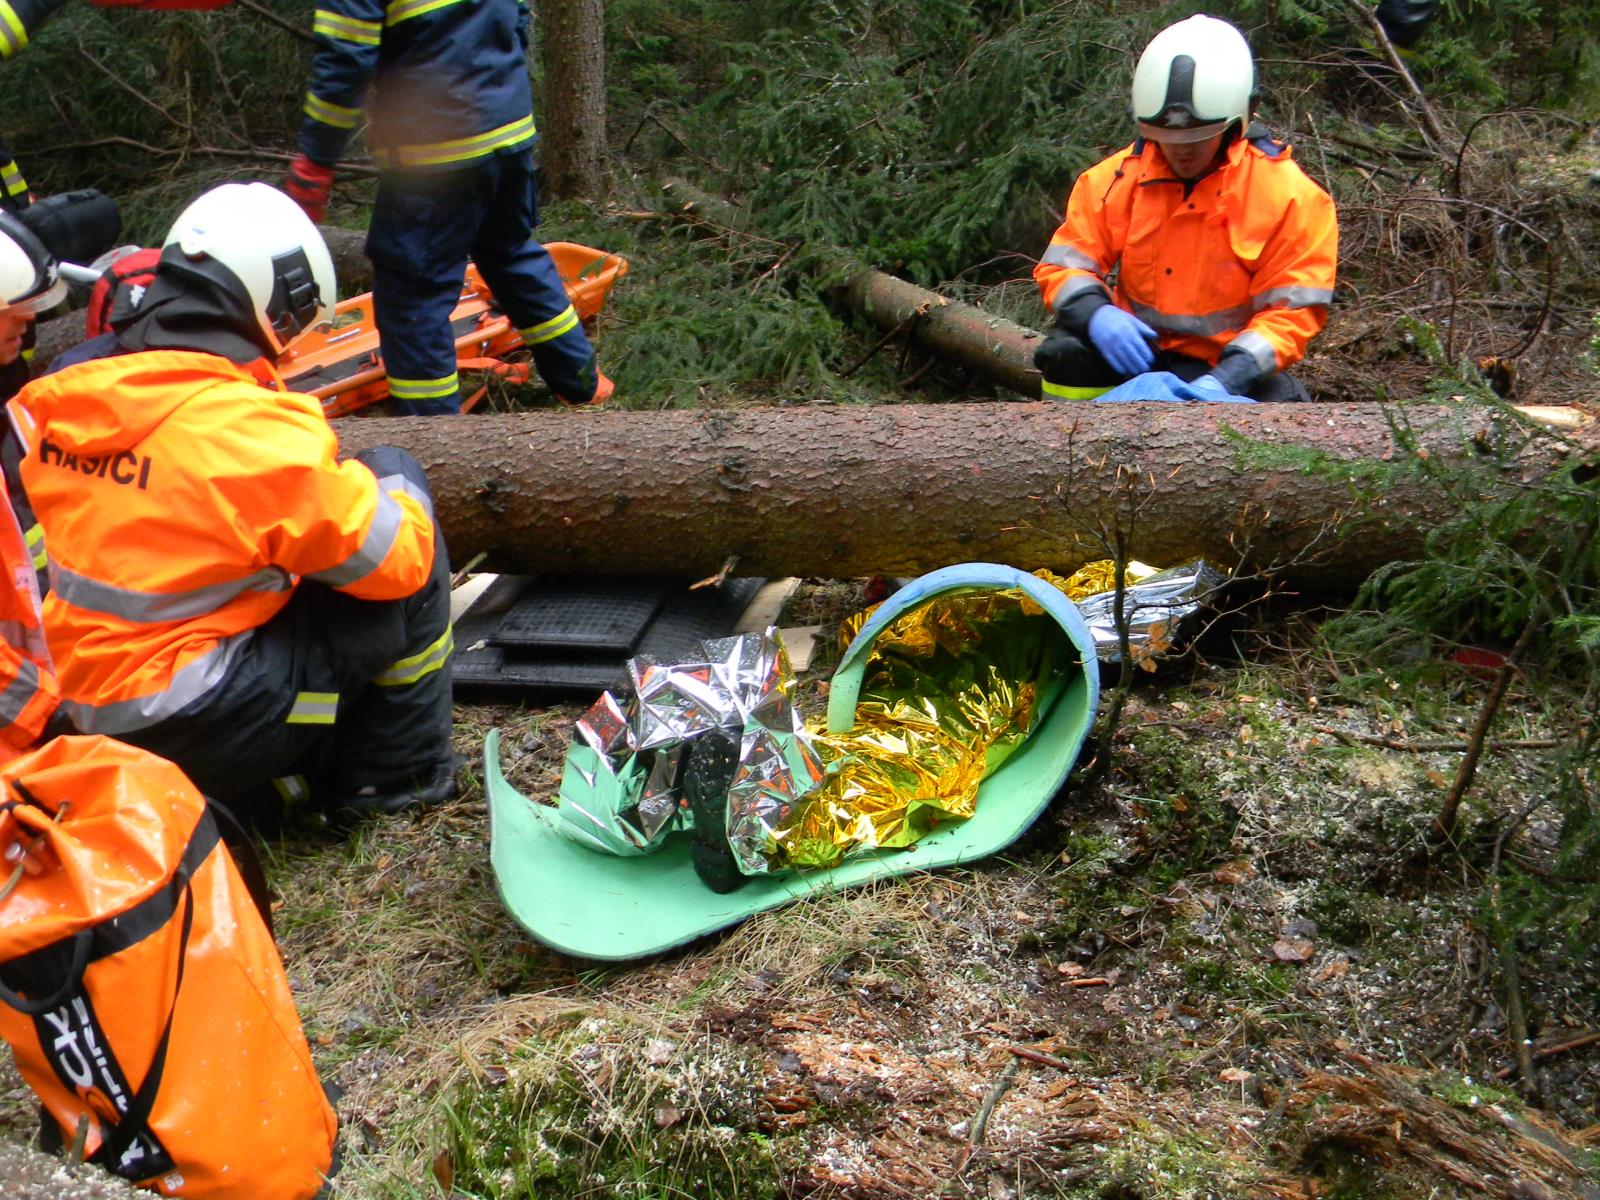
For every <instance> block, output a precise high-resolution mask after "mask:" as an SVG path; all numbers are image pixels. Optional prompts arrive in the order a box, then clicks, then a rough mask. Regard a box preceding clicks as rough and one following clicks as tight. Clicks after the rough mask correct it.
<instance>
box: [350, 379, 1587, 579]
mask: <svg viewBox="0 0 1600 1200" xmlns="http://www.w3.org/2000/svg"><path fill="white" fill-rule="evenodd" d="M1401 411H1403V413H1404V416H1405V419H1406V421H1407V422H1408V424H1409V426H1410V429H1411V435H1412V437H1413V438H1414V439H1415V446H1416V448H1417V452H1419V453H1420V454H1424V455H1427V456H1428V457H1429V458H1430V459H1431V460H1432V461H1433V462H1434V463H1436V464H1440V465H1445V464H1452V463H1465V462H1467V461H1470V460H1472V459H1474V458H1481V457H1482V456H1483V455H1484V454H1485V453H1486V452H1487V450H1488V449H1489V448H1492V447H1494V446H1496V445H1498V444H1501V443H1504V444H1506V445H1508V446H1520V447H1521V448H1520V449H1519V450H1517V451H1515V453H1514V454H1513V455H1512V458H1511V460H1510V461H1511V463H1512V469H1508V470H1505V471H1502V472H1500V473H1499V474H1497V475H1496V476H1495V480H1496V481H1497V486H1503V487H1506V488H1510V487H1514V486H1517V485H1519V484H1520V483H1522V482H1525V481H1527V480H1531V479H1534V478H1537V477H1538V476H1539V475H1541V474H1543V473H1545V472H1547V471H1549V470H1550V469H1551V467H1552V466H1553V465H1554V464H1555V463H1557V462H1559V461H1561V457H1562V455H1563V454H1570V453H1574V452H1581V453H1585V454H1593V453H1594V452H1595V449H1596V445H1597V442H1600V437H1597V436H1596V435H1597V425H1600V423H1597V422H1593V421H1588V420H1587V419H1586V418H1579V420H1580V421H1581V422H1582V426H1581V428H1579V429H1578V430H1577V431H1576V432H1575V433H1574V434H1573V435H1571V436H1572V438H1573V439H1574V440H1572V441H1570V442H1566V443H1558V442H1557V441H1556V440H1554V439H1551V438H1547V437H1540V438H1536V439H1533V440H1532V441H1530V442H1528V443H1527V444H1526V445H1523V444H1522V440H1521V439H1522V435H1523V431H1522V428H1521V427H1520V426H1518V425H1517V424H1516V423H1515V422H1511V421H1509V420H1507V419H1506V418H1505V417H1504V416H1503V415H1502V414H1499V413H1497V412H1496V411H1495V410H1491V409H1483V408H1473V407H1468V406H1465V405H1463V406H1455V407H1433V406H1426V407H1424V406H1415V407H1408V408H1405V409H1404V410H1401ZM1392 415H1393V410H1390V409H1387V408H1385V407H1384V406H1382V405H1378V404H1360V405H1329V404H1316V405H1312V404H1288V405H1220V404H1217V405H1210V404H1208V405H1183V406H1175V405H1170V404H1118V405H1094V404H1089V405H1073V404H1009V403H1007V404H955V405H926V406H922V405H916V406H882V407H871V408H823V407H818V408H807V409H800V410H795V409H748V410H742V411H732V410H701V411H686V412H638V413H632V412H592V413H591V412H564V411H558V412H543V413H518V414H507V415H497V416H467V417H437V418H425V419H417V418H412V419H404V418H401V419H394V418H351V419H345V420H341V421H338V422H336V423H335V425H336V428H337V429H338V432H339V436H340V439H341V442H342V443H343V450H344V452H345V453H347V454H350V453H355V452H356V451H359V450H361V449H362V448H365V447H370V446H375V445H382V444H388V445H396V446H401V447H403V448H405V449H407V450H409V451H411V452H412V453H413V454H415V455H416V456H417V457H418V458H419V459H420V460H421V462H422V464H423V466H424V467H425V468H426V470H427V472H428V476H429V478H430V479H431V480H432V483H433V489H434V494H435V505H436V509H437V512H438V517H439V521H440V524H441V526H442V528H443V530H444V533H445V536H446V539H447V540H448V543H449V546H450V553H451V558H452V561H454V562H456V563H458V564H459V563H464V562H466V561H468V560H469V559H471V558H473V557H474V556H476V555H478V554H479V553H483V554H486V555H487V556H488V567H489V569H497V570H502V571H521V572H531V573H556V574H601V575H623V574H630V575H631V574H637V575H647V574H652V575H653V574H660V575H674V576H682V577H698V576H705V575H710V574H712V573H714V572H716V571H718V570H720V569H722V568H723V567H724V565H725V564H726V563H727V562H728V561H729V560H730V559H736V562H735V564H734V567H733V569H734V570H735V571H736V572H738V573H740V574H747V575H803V576H819V577H824V578H841V577H851V576H858V575H868V574H889V575H912V574H917V573H920V572H923V571H927V570H931V569H933V568H935V567H939V566H944V565H946V564H949V563H955V562H963V561H978V560H982V561H991V562H1002V563H1009V564H1011V565H1013V566H1017V567H1021V568H1024V569H1029V570H1031V569H1034V568H1037V567H1052V568H1056V569H1063V570H1065V569H1071V568H1074V567H1076V566H1078V565H1080V564H1082V563H1084V562H1087V561H1090V560H1093V559H1097V558H1104V557H1107V556H1108V555H1109V553H1110V547H1111V546H1113V545H1116V544H1118V542H1119V539H1120V540H1121V542H1122V544H1124V545H1125V546H1126V547H1127V552H1128V553H1129V554H1130V555H1131V556H1133V557H1136V558H1139V559H1142V560H1144V561H1145V562H1149V563H1153V564H1157V565H1169V564H1173V563H1177V562H1180V561H1182V560H1184V559H1187V558H1190V557H1192V556H1195V555H1201V556H1204V557H1206V558H1208V559H1210V560H1212V561H1213V562H1215V563H1217V564H1218V565H1221V566H1226V567H1234V566H1238V565H1240V564H1243V565H1245V566H1246V567H1249V568H1253V569H1260V570H1271V571H1273V572H1274V573H1275V574H1276V575H1277V576H1278V577H1279V578H1280V579H1282V580H1284V581H1286V582H1288V583H1291V584H1293V585H1296V586H1307V587H1321V586H1347V585H1349V584H1351V583H1353V582H1355V581H1359V580H1360V579H1362V578H1364V577H1365V576H1366V575H1367V574H1368V573H1370V572H1371V571H1372V570H1373V569H1374V568H1375V567H1377V566H1379V565H1381V564H1383V563H1386V562H1391V561H1395V560H1398V559H1405V558H1410V557H1414V556H1416V555H1417V554H1418V553H1419V552H1420V551H1421V549H1422V540H1423V536H1424V534H1425V533H1426V532H1427V530H1429V529H1430V528H1433V527H1435V526H1437V525H1438V524H1439V523H1440V522H1442V521H1444V520H1445V519H1447V518H1449V517H1450V516H1452V515H1453V513H1454V506H1453V504H1452V502H1451V501H1450V500H1449V498H1448V497H1446V496H1445V495H1443V494H1442V493H1441V492H1440V491H1439V489H1437V488H1436V487H1433V486H1431V485H1428V484H1425V483H1423V482H1421V481H1407V480H1399V479H1390V480H1384V481H1382V482H1381V483H1379V484H1377V485H1376V488H1377V490H1378V493H1379V494H1378V495H1377V497H1376V499H1374V500H1373V501H1372V502H1371V503H1370V504H1368V503H1363V502H1362V499H1361V497H1360V496H1359V495H1358V486H1357V482H1356V481H1357V480H1358V479H1359V478H1360V477H1361V472H1360V470H1358V469H1356V468H1357V466H1358V464H1359V463H1360V462H1362V461H1363V460H1365V461H1366V462H1367V463H1381V462H1385V461H1391V460H1394V459H1395V458H1396V457H1397V456H1404V455H1405V454H1407V453H1409V452H1410V451H1408V450H1407V449H1406V448H1405V447H1403V446H1402V445H1401V444H1399V443H1398V442H1397V439H1396V438H1395V436H1394V434H1393V432H1392V429H1391V424H1390V418H1391V416H1392ZM1256 443H1259V445H1260V446H1261V447H1264V448H1266V449H1265V450H1264V451H1255V450H1252V445H1253V444H1256ZM1313 459H1320V460H1322V461H1323V462H1324V463H1325V464H1326V469H1322V470H1308V469H1305V468H1306V467H1307V465H1308V464H1309V463H1310V462H1311V461H1312V460H1313Z"/></svg>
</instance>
